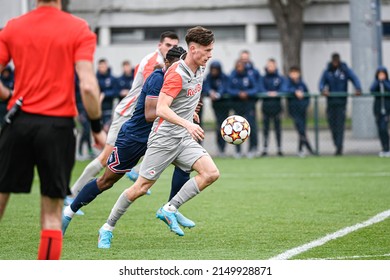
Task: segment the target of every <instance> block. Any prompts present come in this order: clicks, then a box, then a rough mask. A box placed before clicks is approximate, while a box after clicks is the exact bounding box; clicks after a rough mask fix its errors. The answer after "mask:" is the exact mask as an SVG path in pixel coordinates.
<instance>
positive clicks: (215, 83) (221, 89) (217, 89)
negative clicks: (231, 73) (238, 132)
mask: <svg viewBox="0 0 390 280" xmlns="http://www.w3.org/2000/svg"><path fill="white" fill-rule="evenodd" d="M228 83H229V77H228V76H227V75H226V74H225V73H224V72H223V71H222V65H221V63H220V62H219V61H213V62H212V63H211V64H210V71H209V73H208V74H207V76H206V79H204V81H203V89H202V91H203V93H202V94H203V96H208V97H209V98H210V99H211V103H212V106H213V109H214V114H215V118H216V121H217V125H216V138H217V145H218V152H219V154H218V156H220V157H224V156H225V144H226V142H225V141H224V140H223V138H222V137H221V130H220V125H221V124H222V122H223V121H224V120H225V119H226V118H227V117H228V115H229V110H230V99H229V98H228V97H227V96H226V93H227V89H228Z"/></svg>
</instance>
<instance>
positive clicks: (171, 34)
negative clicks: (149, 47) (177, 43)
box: [160, 31, 179, 43]
mask: <svg viewBox="0 0 390 280" xmlns="http://www.w3.org/2000/svg"><path fill="white" fill-rule="evenodd" d="M165 38H169V39H172V40H179V36H177V34H176V33H175V32H173V31H165V32H163V33H161V35H160V43H162V42H163V41H164V39H165Z"/></svg>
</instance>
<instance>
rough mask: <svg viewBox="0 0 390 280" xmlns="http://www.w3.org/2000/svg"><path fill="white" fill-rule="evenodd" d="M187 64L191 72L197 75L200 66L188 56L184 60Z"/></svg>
mask: <svg viewBox="0 0 390 280" xmlns="http://www.w3.org/2000/svg"><path fill="white" fill-rule="evenodd" d="M184 62H185V64H186V65H187V66H188V68H190V69H191V71H192V72H193V73H194V74H196V71H197V70H198V68H199V65H198V64H197V63H196V62H195V61H194V60H193V59H192V58H191V57H190V56H189V55H187V56H186V58H185V59H184Z"/></svg>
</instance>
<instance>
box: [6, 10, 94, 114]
mask: <svg viewBox="0 0 390 280" xmlns="http://www.w3.org/2000/svg"><path fill="white" fill-rule="evenodd" d="M95 48H96V35H95V34H94V33H93V32H92V31H91V30H90V29H89V27H88V24H87V22H86V21H84V20H82V19H80V18H77V17H75V16H72V15H70V14H68V13H65V12H62V11H61V10H59V9H57V8H53V7H46V6H44V7H39V8H37V9H35V10H33V11H31V12H29V13H27V14H25V15H22V16H20V17H17V18H14V19H12V20H10V21H9V22H8V23H7V25H6V26H5V27H4V29H3V30H1V31H0V64H1V65H3V66H5V65H7V63H8V62H9V61H10V60H11V59H12V60H13V63H14V66H15V88H14V95H13V97H12V99H11V100H10V102H9V105H8V109H9V108H10V107H11V106H12V105H13V104H14V103H15V101H16V100H17V99H18V98H19V97H23V106H22V111H24V112H27V113H32V114H40V115H47V116H59V117H73V116H75V115H77V109H76V101H75V92H74V89H75V86H74V67H75V62H77V61H80V60H87V61H91V62H92V61H93V55H94V52H95Z"/></svg>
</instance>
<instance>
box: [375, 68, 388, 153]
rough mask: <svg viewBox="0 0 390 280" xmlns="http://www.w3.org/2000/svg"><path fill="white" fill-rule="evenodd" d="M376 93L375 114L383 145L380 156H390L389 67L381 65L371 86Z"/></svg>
mask: <svg viewBox="0 0 390 280" xmlns="http://www.w3.org/2000/svg"><path fill="white" fill-rule="evenodd" d="M370 91H371V93H372V94H374V95H375V101H374V115H375V120H376V125H377V127H378V134H379V139H380V142H381V146H382V151H381V152H380V153H379V156H380V157H390V150H389V117H390V80H389V75H388V72H387V69H386V68H385V67H379V68H378V70H377V71H376V74H375V80H374V82H373V83H372V85H371V87H370Z"/></svg>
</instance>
